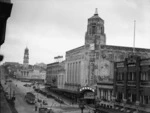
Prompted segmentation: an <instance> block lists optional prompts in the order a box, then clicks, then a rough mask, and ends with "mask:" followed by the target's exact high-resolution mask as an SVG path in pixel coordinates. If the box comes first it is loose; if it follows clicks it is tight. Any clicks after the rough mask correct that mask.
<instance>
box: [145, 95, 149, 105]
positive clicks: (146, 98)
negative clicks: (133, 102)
mask: <svg viewBox="0 0 150 113" xmlns="http://www.w3.org/2000/svg"><path fill="white" fill-rule="evenodd" d="M144 101H145V104H148V96H144Z"/></svg>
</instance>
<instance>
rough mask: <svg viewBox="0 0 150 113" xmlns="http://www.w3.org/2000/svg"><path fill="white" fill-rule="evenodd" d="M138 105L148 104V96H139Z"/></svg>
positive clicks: (149, 100)
mask: <svg viewBox="0 0 150 113" xmlns="http://www.w3.org/2000/svg"><path fill="white" fill-rule="evenodd" d="M140 103H142V104H150V96H148V95H141V96H140Z"/></svg>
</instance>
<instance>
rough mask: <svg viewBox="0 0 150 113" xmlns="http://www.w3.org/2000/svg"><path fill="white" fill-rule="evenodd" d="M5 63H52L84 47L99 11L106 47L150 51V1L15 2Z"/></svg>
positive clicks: (31, 0)
mask: <svg viewBox="0 0 150 113" xmlns="http://www.w3.org/2000/svg"><path fill="white" fill-rule="evenodd" d="M11 2H12V3H13V8H12V12H11V16H10V18H9V19H8V20H7V28H6V37H5V38H6V39H5V43H4V44H3V45H2V46H1V49H0V51H1V52H0V53H2V54H3V55H4V60H3V62H19V63H23V56H24V49H25V48H26V47H28V49H29V63H30V64H35V63H40V62H43V63H46V64H48V63H52V62H54V61H55V59H54V57H56V56H58V55H62V56H63V59H65V53H66V51H69V50H71V49H74V48H77V47H79V46H82V45H84V41H85V40H84V39H85V32H86V30H87V19H88V18H90V17H92V16H93V14H94V13H95V8H98V14H99V16H100V17H101V18H102V19H103V20H104V22H105V25H104V27H105V33H106V44H107V45H115V46H129V47H132V46H133V36H134V20H136V25H135V26H136V27H135V47H139V48H148V49H150V0H11Z"/></svg>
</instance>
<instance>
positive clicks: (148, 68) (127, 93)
mask: <svg viewBox="0 0 150 113" xmlns="http://www.w3.org/2000/svg"><path fill="white" fill-rule="evenodd" d="M114 75H115V76H114V96H115V99H116V103H115V105H116V106H117V105H118V106H119V107H124V106H125V108H124V109H125V110H127V109H129V110H132V109H136V110H138V111H140V113H141V112H142V113H143V112H144V113H150V58H149V59H141V58H140V57H139V56H135V55H132V56H130V57H129V58H126V59H125V61H122V62H117V63H115V74H114ZM121 103H123V104H121Z"/></svg>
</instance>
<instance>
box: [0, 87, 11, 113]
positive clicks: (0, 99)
mask: <svg viewBox="0 0 150 113" xmlns="http://www.w3.org/2000/svg"><path fill="white" fill-rule="evenodd" d="M0 103H1V105H0V113H12V111H11V108H10V107H9V104H8V102H7V100H6V98H5V96H4V92H3V88H2V86H0Z"/></svg>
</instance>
